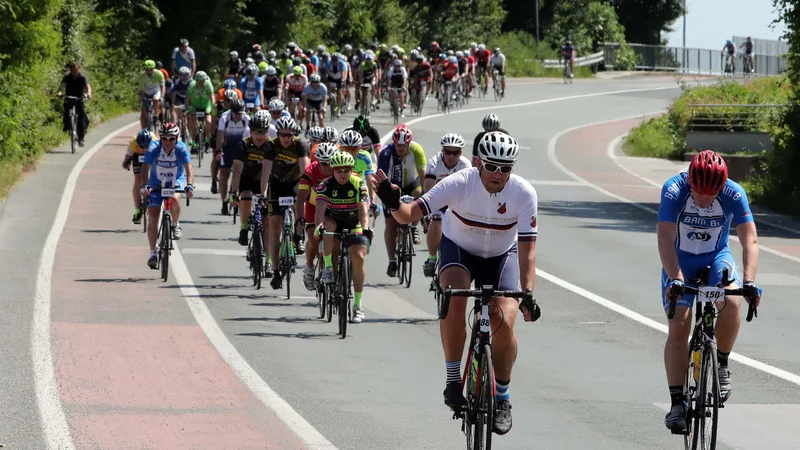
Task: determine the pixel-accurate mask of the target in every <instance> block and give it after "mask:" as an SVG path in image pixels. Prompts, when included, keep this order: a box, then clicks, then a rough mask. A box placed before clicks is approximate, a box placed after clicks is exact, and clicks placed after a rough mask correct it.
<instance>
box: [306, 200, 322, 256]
mask: <svg viewBox="0 0 800 450" xmlns="http://www.w3.org/2000/svg"><path fill="white" fill-rule="evenodd" d="M304 208H305V209H304V213H303V217H304V218H305V219H306V267H314V258H316V257H317V252H318V251H319V241H318V240H317V238H315V237H314V228H315V227H316V225H315V224H314V220H316V213H317V207H316V205H312V204H311V202H309V201H306V204H305V207H304Z"/></svg>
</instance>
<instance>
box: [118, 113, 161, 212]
mask: <svg viewBox="0 0 800 450" xmlns="http://www.w3.org/2000/svg"><path fill="white" fill-rule="evenodd" d="M155 140H156V138H155V136H154V135H153V134H152V133H150V130H147V129H144V130H142V131H140V132H139V133H137V134H136V136H134V137H133V139H131V142H130V143H129V144H128V150H127V151H126V152H125V158H124V159H123V161H122V168H123V169H125V170H131V165H133V191H132V193H133V223H135V224H137V225H138V224H140V223H142V214H144V211H142V209H141V208H140V203H141V201H140V199H141V196H142V192H141V189H142V177H141V176H140V175H139V174H140V173H141V171H142V162H143V161H144V154H145V152H147V149H148V148H149V147H150V144H151V143H152V142H153V141H155Z"/></svg>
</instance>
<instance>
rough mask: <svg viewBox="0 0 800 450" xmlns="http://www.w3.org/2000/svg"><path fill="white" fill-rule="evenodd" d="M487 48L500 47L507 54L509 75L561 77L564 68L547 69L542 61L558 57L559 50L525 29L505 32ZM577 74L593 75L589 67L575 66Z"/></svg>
mask: <svg viewBox="0 0 800 450" xmlns="http://www.w3.org/2000/svg"><path fill="white" fill-rule="evenodd" d="M486 46H487V48H490V49H491V48H494V47H500V50H501V51H502V52H503V54H504V55H506V75H508V76H509V77H555V78H560V77H561V76H562V73H563V69H560V68H559V69H546V68H545V67H544V65H543V64H542V63H541V61H542V60H545V59H558V52H557V51H556V50H553V49H552V48H551V47H550V46H549V45H548V44H546V43H544V42H540V43H537V42H536V39H535V38H534V37H533V36H531V35H530V34H528V33H525V32H524V31H514V32H510V33H503V34H501V35H499V36H497V37H496V38H494V39H492V40H491V41H489V42H488V43H487V44H486ZM575 76H576V77H578V78H586V77H590V76H592V71H591V69H590V68H588V67H575Z"/></svg>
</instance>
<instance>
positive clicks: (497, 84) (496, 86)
mask: <svg viewBox="0 0 800 450" xmlns="http://www.w3.org/2000/svg"><path fill="white" fill-rule="evenodd" d="M500 78H501V77H500V71H499V70H497V69H495V70H494V78H493V80H494V82H493V83H492V89H493V90H494V101H496V102H499V101H500V100H502V99H503V89H502V86H501V84H502V83H501V81H500Z"/></svg>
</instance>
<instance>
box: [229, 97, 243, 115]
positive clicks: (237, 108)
mask: <svg viewBox="0 0 800 450" xmlns="http://www.w3.org/2000/svg"><path fill="white" fill-rule="evenodd" d="M243 111H244V100H242V99H240V98H238V97H237V98H234V99H232V100H231V112H232V113H237V114H241V113H242V112H243Z"/></svg>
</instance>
